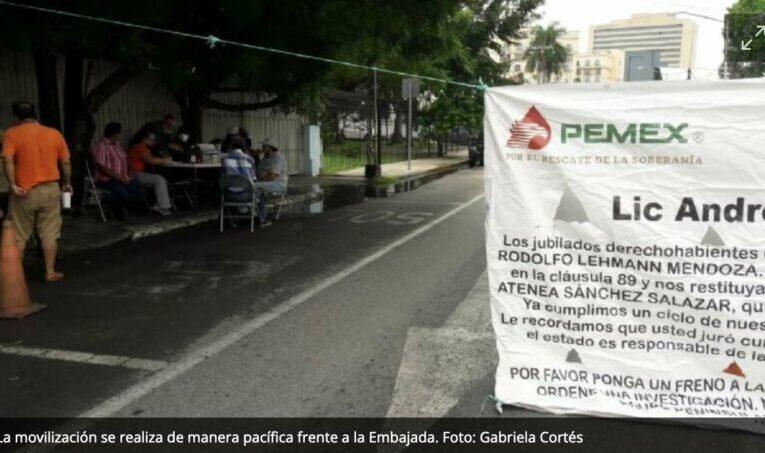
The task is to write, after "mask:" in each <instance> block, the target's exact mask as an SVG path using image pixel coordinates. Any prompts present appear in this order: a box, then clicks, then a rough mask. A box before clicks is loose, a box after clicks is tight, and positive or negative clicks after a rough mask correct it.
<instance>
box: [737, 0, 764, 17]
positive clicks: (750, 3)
mask: <svg viewBox="0 0 765 453" xmlns="http://www.w3.org/2000/svg"><path fill="white" fill-rule="evenodd" d="M728 12H730V13H731V14H751V13H764V12H765V0H738V1H737V2H736V3H734V4H733V5H731V7H730V8H729V9H728Z"/></svg>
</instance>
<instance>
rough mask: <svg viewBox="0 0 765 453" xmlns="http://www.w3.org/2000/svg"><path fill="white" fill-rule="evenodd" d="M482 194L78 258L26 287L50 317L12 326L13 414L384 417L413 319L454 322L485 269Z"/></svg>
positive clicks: (6, 330) (409, 197) (421, 197)
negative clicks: (56, 278)
mask: <svg viewBox="0 0 765 453" xmlns="http://www.w3.org/2000/svg"><path fill="white" fill-rule="evenodd" d="M482 193H483V180H482V172H481V170H470V171H463V172H459V173H457V174H454V175H451V176H447V177H445V178H443V179H440V180H437V181H434V182H432V183H430V184H428V185H426V186H424V187H422V188H420V189H419V190H417V191H414V192H411V193H407V194H400V195H398V196H396V197H394V198H391V199H378V200H370V201H367V202H364V203H361V204H355V205H350V206H346V207H343V208H339V209H336V210H332V211H329V212H326V213H323V214H320V215H315V216H311V217H305V218H298V219H290V220H286V221H282V222H279V223H277V224H275V225H274V226H273V227H272V228H270V229H266V230H258V231H256V232H255V233H252V234H251V233H249V231H247V229H246V228H241V229H239V230H236V231H227V232H225V233H222V234H221V233H219V232H217V230H215V228H214V226H212V225H207V226H203V227H199V228H195V229H191V230H187V231H183V232H180V233H172V234H168V235H164V236H161V237H157V238H152V239H147V240H142V241H138V242H135V243H131V244H127V245H124V246H119V247H113V248H110V249H106V250H101V251H97V252H90V253H84V254H80V255H73V256H68V257H67V258H66V260H65V261H64V262H63V263H62V268H63V270H64V271H65V272H66V274H67V279H66V280H65V281H63V282H60V283H58V284H44V283H42V282H34V281H33V282H31V283H30V287H31V293H32V297H33V299H34V300H35V301H39V302H44V303H47V304H49V308H48V309H47V310H46V311H44V312H42V313H40V314H38V315H36V316H34V317H31V318H28V319H26V320H24V321H21V322H16V321H6V322H2V323H0V346H2V347H5V351H3V349H2V347H0V382H1V383H2V385H0V416H6V417H8V416H11V417H18V416H60V417H69V416H78V415H80V416H82V415H86V416H91V415H92V416H112V415H124V416H259V417H267V416H311V417H313V416H322V417H330V416H343V417H346V416H350V417H356V416H363V417H382V416H385V414H386V412H387V410H388V407H389V405H390V401H391V397H392V392H393V388H394V385H395V381H396V375H397V372H398V368H399V364H400V361H401V356H402V350H403V347H404V344H405V341H406V335H407V331H408V330H409V328H410V327H412V326H425V327H428V326H433V327H438V326H440V325H442V324H443V322H444V321H445V320H446V319H447V318H448V317H449V315H450V314H451V313H452V312H453V311H454V309H455V307H456V306H457V304H459V302H460V301H462V300H463V299H464V297H465V295H466V294H467V292H468V291H469V290H470V289H471V288H472V287H473V285H474V284H475V282H476V280H477V278H478V277H479V276H480V275H481V274H482V272H483V271H484V269H485V254H484V230H483V221H484V209H485V208H484V201H483V197H482ZM64 240H65V238H64ZM94 362H99V363H98V364H96V363H94Z"/></svg>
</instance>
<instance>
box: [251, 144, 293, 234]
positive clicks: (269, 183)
mask: <svg viewBox="0 0 765 453" xmlns="http://www.w3.org/2000/svg"><path fill="white" fill-rule="evenodd" d="M260 147H261V149H262V150H263V158H262V159H261V160H260V165H259V167H258V171H259V174H258V181H257V182H256V183H255V191H256V193H257V196H258V217H259V218H260V226H261V227H266V226H269V225H271V222H269V221H267V220H266V197H267V195H268V194H269V193H277V194H281V193H283V192H286V191H287V180H288V179H289V173H288V170H287V159H285V158H284V156H283V155H282V154H281V153H280V152H279V148H277V147H276V146H275V145H274V144H273V142H272V141H271V140H270V139H265V140H263V143H261V145H260Z"/></svg>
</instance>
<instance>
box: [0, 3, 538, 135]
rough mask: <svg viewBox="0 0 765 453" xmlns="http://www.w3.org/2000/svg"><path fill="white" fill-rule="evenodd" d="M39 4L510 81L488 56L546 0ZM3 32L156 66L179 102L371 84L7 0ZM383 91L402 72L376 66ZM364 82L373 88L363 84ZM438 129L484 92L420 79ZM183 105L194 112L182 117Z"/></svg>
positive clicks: (308, 93)
mask: <svg viewBox="0 0 765 453" xmlns="http://www.w3.org/2000/svg"><path fill="white" fill-rule="evenodd" d="M31 2H32V3H33V4H35V5H39V6H43V7H47V8H52V9H60V10H64V11H72V12H77V13H82V14H86V15H90V16H96V17H104V18H109V19H115V20H120V21H125V22H132V23H137V24H143V25H149V26H152V27H157V28H160V29H168V30H179V31H183V32H187V33H193V34H199V35H203V36H207V35H215V36H217V37H220V38H223V39H226V40H230V41H237V42H242V43H253V44H256V45H258V46H265V47H272V48H275V49H282V50H287V51H293V52H298V53H302V54H309V55H315V56H319V57H324V58H329V59H337V60H345V61H353V62H357V63H361V64H368V65H375V66H378V67H385V68H393V69H397V70H401V71H405V72H411V73H420V74H427V75H429V76H433V77H439V78H450V79H453V80H460V81H467V82H472V83H477V81H478V79H479V77H480V78H482V79H483V80H484V81H485V82H486V83H487V84H489V85H494V84H501V83H507V81H506V80H505V79H504V77H503V75H504V73H505V72H506V67H505V65H504V64H503V63H500V62H498V61H496V60H495V59H494V58H492V52H493V51H494V52H496V51H498V50H499V48H500V47H501V46H502V45H503V44H504V43H508V42H511V41H512V40H514V39H517V37H518V32H519V30H520V28H521V27H522V26H523V25H524V24H525V23H526V22H527V21H528V20H529V19H530V18H533V17H534V15H535V13H534V10H535V9H536V8H537V7H538V6H539V5H540V4H541V3H542V0H428V1H412V0H385V1H383V0H322V1H304V0H279V1H278V2H274V1H246V2H244V1H239V0H163V1H156V0H154V1H149V0H131V1H130V2H118V1H113V0H79V1H77V2H72V1H68V0H31ZM2 8H3V11H2V12H3V13H4V14H0V36H2V37H3V40H4V42H9V43H14V44H15V45H18V46H22V47H23V46H28V45H30V44H35V45H43V46H45V47H46V48H50V49H52V50H53V51H56V52H59V53H66V54H71V53H73V54H77V55H78V56H79V55H81V56H82V57H84V58H94V59H95V58H98V59H106V60H110V61H114V62H116V63H119V64H120V65H123V66H125V65H128V66H131V67H133V68H134V69H135V72H136V74H137V73H139V72H140V71H146V70H152V71H155V73H156V74H157V75H159V76H160V77H161V79H162V80H163V81H164V83H165V85H166V86H167V87H168V90H169V91H170V92H172V94H173V95H174V96H175V98H176V99H177V100H178V102H179V105H180V106H181V111H182V112H183V113H184V116H185V118H184V121H185V120H187V119H189V118H191V119H193V118H194V117H197V118H201V115H200V114H199V113H200V112H201V110H203V109H205V108H219V109H227V110H238V109H257V108H262V107H272V106H274V105H275V104H279V105H282V106H286V107H287V108H295V109H300V110H302V111H304V112H308V113H317V112H318V111H319V110H320V106H321V105H322V103H323V102H322V101H323V91H324V89H325V88H328V87H335V88H339V89H343V90H346V91H353V90H356V89H359V88H366V87H369V84H370V83H369V78H370V73H369V71H366V70H361V69H356V68H350V67H347V66H338V65H331V64H327V63H323V62H317V61H310V60H303V59H296V58H294V57H290V56H286V55H280V54H278V53H269V52H263V51H259V50H254V49H247V48H243V47H239V46H232V45H218V46H216V47H214V48H210V47H209V46H208V45H207V43H206V42H205V41H204V40H199V39H190V38H186V37H180V36H170V35H167V34H163V33H157V32H152V31H146V30H140V29H135V28H129V27H121V26H118V25H109V24H103V23H98V22H92V21H87V20H82V19H75V18H69V17H61V16H56V15H51V14H46V13H41V12H33V11H24V10H18V9H10V8H8V7H2ZM379 83H380V87H381V88H380V96H381V99H383V100H384V101H386V102H390V103H393V104H394V105H395V103H396V102H399V101H398V100H399V99H400V86H401V79H400V77H397V76H389V75H382V74H380V77H379ZM239 90H242V91H256V92H261V93H263V94H264V101H269V102H256V103H253V104H252V105H247V106H237V105H229V104H226V103H225V102H223V98H222V97H221V96H219V94H218V93H220V92H226V91H239ZM368 91H369V90H368V88H367V92H368ZM423 92H427V93H429V96H430V109H429V112H428V114H429V115H430V118H431V121H432V122H433V123H434V124H435V127H436V130H438V131H446V130H449V129H450V128H452V127H454V126H456V125H458V124H459V125H469V126H470V127H477V125H479V124H480V117H481V115H482V114H481V112H482V106H481V103H482V95H481V93H477V92H475V91H473V90H470V89H463V88H455V87H447V86H444V85H443V84H439V83H428V84H424V86H423ZM186 117H188V118H186Z"/></svg>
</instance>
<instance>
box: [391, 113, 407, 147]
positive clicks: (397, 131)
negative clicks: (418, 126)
mask: <svg viewBox="0 0 765 453" xmlns="http://www.w3.org/2000/svg"><path fill="white" fill-rule="evenodd" d="M393 105H394V109H395V113H396V119H395V120H394V121H393V134H392V135H391V136H390V142H391V143H404V134H403V133H402V132H401V126H402V125H403V124H404V114H403V110H404V109H403V108H402V104H401V103H394V104H393Z"/></svg>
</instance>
